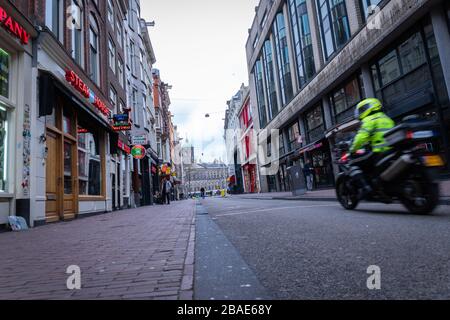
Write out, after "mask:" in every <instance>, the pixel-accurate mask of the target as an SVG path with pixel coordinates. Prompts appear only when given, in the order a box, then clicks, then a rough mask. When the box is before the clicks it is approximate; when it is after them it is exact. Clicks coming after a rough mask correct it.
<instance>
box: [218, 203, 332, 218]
mask: <svg viewBox="0 0 450 320" xmlns="http://www.w3.org/2000/svg"><path fill="white" fill-rule="evenodd" d="M336 206H339V205H338V204H323V205H315V206H295V207H274V208H266V209H258V210H250V211H240V212H233V213H224V214H218V215H215V217H228V216H237V215H241V214H246V213H258V212H267V211H274V210H288V209H301V208H316V207H317V208H318V207H336Z"/></svg>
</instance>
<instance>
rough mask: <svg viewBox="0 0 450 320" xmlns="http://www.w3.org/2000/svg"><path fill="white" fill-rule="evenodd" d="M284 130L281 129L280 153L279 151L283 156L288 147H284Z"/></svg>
mask: <svg viewBox="0 0 450 320" xmlns="http://www.w3.org/2000/svg"><path fill="white" fill-rule="evenodd" d="M283 134H284V133H283V131H281V130H280V146H279V148H280V149H279V150H280V153H279V156H280V157H281V156H283V155H284V154H285V153H286V152H285V151H286V149H285V148H284V136H283Z"/></svg>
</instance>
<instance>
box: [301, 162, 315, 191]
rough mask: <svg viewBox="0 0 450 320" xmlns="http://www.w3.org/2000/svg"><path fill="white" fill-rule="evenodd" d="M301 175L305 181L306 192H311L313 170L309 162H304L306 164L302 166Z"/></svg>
mask: <svg viewBox="0 0 450 320" xmlns="http://www.w3.org/2000/svg"><path fill="white" fill-rule="evenodd" d="M303 174H304V176H305V179H306V189H307V190H308V191H312V189H313V169H312V168H311V163H310V162H309V160H306V163H305V165H304V166H303Z"/></svg>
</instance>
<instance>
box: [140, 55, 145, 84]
mask: <svg viewBox="0 0 450 320" xmlns="http://www.w3.org/2000/svg"><path fill="white" fill-rule="evenodd" d="M139 76H140V79H141V80H142V81H145V78H144V52H143V51H142V50H139Z"/></svg>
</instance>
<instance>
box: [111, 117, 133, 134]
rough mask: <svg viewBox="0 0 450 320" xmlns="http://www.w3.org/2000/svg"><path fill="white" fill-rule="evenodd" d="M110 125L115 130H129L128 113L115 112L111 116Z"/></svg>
mask: <svg viewBox="0 0 450 320" xmlns="http://www.w3.org/2000/svg"><path fill="white" fill-rule="evenodd" d="M112 127H113V129H114V130H115V131H130V130H131V122H130V116H129V114H128V113H123V114H115V115H114V116H113V125H112Z"/></svg>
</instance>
